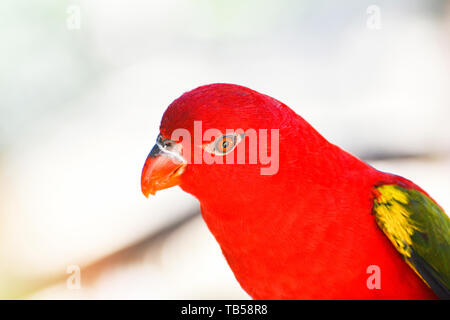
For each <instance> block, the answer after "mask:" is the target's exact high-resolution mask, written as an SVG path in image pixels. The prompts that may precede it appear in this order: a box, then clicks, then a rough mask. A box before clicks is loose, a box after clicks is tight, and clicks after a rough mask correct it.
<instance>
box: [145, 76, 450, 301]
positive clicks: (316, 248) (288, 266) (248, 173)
mask: <svg viewBox="0 0 450 320" xmlns="http://www.w3.org/2000/svg"><path fill="white" fill-rule="evenodd" d="M199 124H200V125H199ZM254 132H256V133H259V134H260V135H259V136H258V134H256V135H254V134H253V135H252V134H250V133H254ZM261 133H267V135H266V139H262V138H261V137H264V135H261ZM189 136H190V137H189ZM192 137H193V139H191V138H192ZM255 137H256V139H258V138H259V140H257V148H255V147H254V141H255V139H254V138H255ZM273 138H275V139H273ZM269 140H270V143H269V142H268V141H269ZM272 142H274V143H272ZM240 146H241V148H240ZM239 148H240V150H244V152H243V153H242V154H241V156H242V155H244V156H245V157H243V158H241V160H242V159H244V161H241V162H239V161H237V159H239V158H238V157H239V154H238V153H239ZM256 149H258V152H256ZM261 151H265V152H267V153H266V155H270V157H271V161H272V162H273V163H271V164H270V165H273V167H274V168H275V169H274V170H272V172H269V173H267V172H263V169H266V171H267V169H268V167H269V163H268V161H267V157H266V158H265V160H263V159H259V160H258V161H255V158H257V157H258V156H260V158H261V154H263V155H264V153H261ZM225 157H227V159H231V160H234V161H228V162H227V161H225V160H226V159H225ZM191 158H194V160H192V159H191ZM249 159H253V161H250V160H249ZM207 160H208V161H207ZM269 171H270V170H269ZM176 185H179V186H180V187H181V188H182V189H183V190H184V191H186V192H188V193H190V194H192V195H194V196H195V197H196V198H197V199H198V200H199V201H200V204H201V212H202V216H203V218H204V220H205V222H206V224H207V226H208V228H209V230H210V231H211V232H212V234H213V235H214V237H215V239H216V240H217V242H218V243H219V245H220V247H221V249H222V252H223V255H224V256H225V258H226V260H227V262H228V264H229V266H230V267H231V269H232V271H233V273H234V275H235V277H236V279H237V280H238V282H239V283H240V285H241V286H242V288H243V289H244V290H245V291H246V292H247V293H248V294H249V295H250V296H251V297H252V298H254V299H433V298H437V297H439V298H444V299H448V298H449V297H450V294H449V288H450V231H449V230H450V219H449V218H448V216H447V215H446V213H445V212H444V210H443V209H442V208H441V207H440V206H439V205H438V204H437V203H436V202H435V201H434V200H433V199H432V198H431V197H430V196H429V195H428V194H427V193H426V192H425V191H424V190H422V189H421V188H420V187H418V186H417V185H415V184H414V183H413V182H411V181H409V180H407V179H405V178H402V177H400V176H396V175H393V174H389V173H385V172H380V171H378V170H376V169H375V168H373V167H371V166H370V165H368V164H366V163H364V162H363V161H361V160H359V159H358V158H356V157H355V156H353V155H351V154H349V153H347V152H346V151H344V150H342V149H340V148H339V147H338V146H336V145H334V144H332V143H330V142H328V141H327V140H326V139H325V138H324V137H323V136H321V135H320V134H319V133H318V132H317V131H316V130H315V129H314V128H313V127H312V126H311V125H310V124H308V123H307V122H306V121H305V120H304V119H303V118H302V117H300V116H299V115H297V114H296V113H295V112H294V111H293V110H291V109H290V108H289V107H288V106H286V105H285V104H283V103H282V102H280V101H278V100H276V99H274V98H271V97H269V96H267V95H264V94H261V93H258V92H256V91H253V90H251V89H248V88H246V87H243V86H238V85H233V84H210V85H206V86H202V87H199V88H196V89H194V90H192V91H189V92H187V93H184V94H183V95H182V96H181V97H179V98H178V99H176V100H175V101H174V102H172V103H171V104H170V106H169V107H168V108H167V110H166V111H165V113H164V115H163V117H162V121H161V126H160V134H159V136H158V138H157V142H156V145H155V146H154V147H153V149H152V150H151V152H150V154H149V156H148V157H147V160H146V162H145V165H144V168H143V171H142V178H141V187H142V192H143V193H144V195H145V196H147V197H148V195H149V194H155V192H156V191H158V190H162V189H166V188H169V187H172V186H176Z"/></svg>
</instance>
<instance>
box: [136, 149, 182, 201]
mask: <svg viewBox="0 0 450 320" xmlns="http://www.w3.org/2000/svg"><path fill="white" fill-rule="evenodd" d="M171 142H172V143H171V145H172V146H173V145H176V143H175V142H173V141H171ZM163 145H164V144H160V143H158V142H157V143H156V144H155V146H154V147H153V149H152V151H151V152H150V154H149V155H148V157H147V160H146V161H145V164H144V168H143V169H142V176H141V189H142V193H143V194H144V196H146V197H147V198H148V195H149V194H152V195H154V194H155V193H156V191H158V190H163V189H167V188H170V187H173V186H176V185H178V184H180V178H181V175H182V174H183V172H184V170H185V168H186V161H184V159H183V157H182V156H181V154H180V153H179V152H178V151H176V150H175V151H172V150H168V149H166V148H165V147H164V146H163ZM172 149H174V148H173V147H172Z"/></svg>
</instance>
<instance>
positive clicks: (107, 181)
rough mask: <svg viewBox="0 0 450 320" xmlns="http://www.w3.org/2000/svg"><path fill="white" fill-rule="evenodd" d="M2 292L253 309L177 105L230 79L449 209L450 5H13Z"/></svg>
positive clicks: (2, 65)
mask: <svg viewBox="0 0 450 320" xmlns="http://www.w3.org/2000/svg"><path fill="white" fill-rule="evenodd" d="M0 8H1V9H0V12H1V13H0V26H1V27H0V37H1V40H2V41H1V42H0V298H27V299H28V298H30V299H44V298H49V299H54V298H57V299H79V298H80V299H81V298H87V299H99V298H106V299H110V298H111V299H121V298H123V299H129V298H137V299H141V298H149V299H159V298H165V299H169V298H172V299H184V298H191V299H197V298H199V299H214V298H218V299H240V298H243V299H246V298H248V296H247V295H246V293H245V292H244V291H243V290H242V289H241V288H240V286H239V285H238V283H237V282H236V280H235V279H234V276H233V275H232V273H231V271H230V270H229V268H228V266H227V265H226V263H225V260H224V258H223V257H222V255H221V252H220V249H219V247H218V245H217V244H216V242H215V241H214V239H213V237H212V236H211V235H210V233H209V232H208V230H207V227H206V226H205V224H204V222H203V221H202V219H201V216H200V215H199V204H198V203H197V201H196V200H195V199H194V198H193V197H191V196H190V195H188V194H185V193H183V192H182V191H181V190H180V189H179V188H173V189H169V190H165V191H161V192H159V193H158V196H157V197H151V198H150V199H146V198H145V197H144V196H143V195H142V194H141V191H140V173H141V169H142V166H143V163H144V160H145V158H146V156H147V154H148V152H149V150H150V148H151V147H152V145H153V143H154V141H155V139H156V136H157V134H158V127H159V121H160V119H161V116H162V113H163V112H164V110H165V108H166V107H167V106H168V105H169V103H170V102H171V101H173V100H174V99H175V98H177V97H178V96H180V95H181V94H182V93H183V92H185V91H188V90H191V89H193V88H195V87H197V86H199V85H203V84H207V83H213V82H229V83H236V84H241V85H244V86H248V87H250V88H252V89H255V90H257V91H260V92H262V93H266V94H269V95H271V96H273V97H275V98H277V99H279V100H281V101H283V102H284V103H286V104H287V105H289V106H290V107H291V108H293V109H294V110H295V111H296V112H297V113H299V114H300V115H302V116H303V117H304V118H305V119H306V120H308V121H309V122H310V123H311V124H312V125H313V126H315V127H316V129H318V130H319V132H321V133H322V134H323V135H325V137H327V138H328V139H329V140H330V141H331V142H333V143H336V144H338V145H340V146H341V147H343V148H344V149H346V150H348V151H350V152H351V153H353V154H355V155H357V156H358V157H360V158H362V159H364V160H366V161H368V162H369V163H371V164H372V165H374V166H375V167H377V168H378V169H381V170H384V171H391V172H395V173H397V174H400V175H404V176H406V177H408V178H410V179H412V180H414V181H415V182H416V183H417V184H419V185H420V186H421V187H423V188H424V189H425V190H427V191H428V192H429V193H430V194H431V195H433V197H434V198H435V199H436V200H437V201H438V202H439V203H440V204H441V206H442V207H443V208H444V209H446V210H447V212H448V211H449V210H450V125H449V124H448V122H449V120H450V90H449V89H450V65H449V63H450V50H449V49H450V2H449V1H447V0H397V1H382V0H379V1H374V0H372V1H365V0H347V1H345V4H344V2H338V1H331V0H327V1H325V0H314V1H313V0H303V1H299V0H279V1H266V0H248V1H246V0H215V1H207V0H152V1H149V0H128V1H118V0H85V1H75V0H74V1H56V0H54V1H50V0H41V1H23V0H2V1H1V2H0Z"/></svg>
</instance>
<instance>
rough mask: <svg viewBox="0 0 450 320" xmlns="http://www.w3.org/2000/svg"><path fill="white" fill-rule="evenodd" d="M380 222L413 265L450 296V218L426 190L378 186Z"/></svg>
mask: <svg viewBox="0 0 450 320" xmlns="http://www.w3.org/2000/svg"><path fill="white" fill-rule="evenodd" d="M373 210H374V214H375V217H376V221H377V224H378V226H379V227H380V228H381V230H383V232H384V234H385V235H386V236H387V237H388V238H389V239H390V240H391V242H392V243H393V244H394V246H395V247H396V249H397V251H398V252H399V253H400V254H401V255H402V256H403V257H404V259H405V261H406V262H407V263H408V265H409V266H411V268H413V269H414V271H415V272H416V273H417V274H418V275H419V276H420V277H421V278H422V279H423V280H424V281H425V283H427V285H428V286H429V287H430V288H431V289H433V291H434V292H435V293H436V294H437V295H438V296H439V297H440V298H443V299H450V291H449V290H450V219H449V217H448V216H447V214H446V213H445V212H444V211H443V210H442V209H441V208H440V207H439V206H438V205H437V204H436V203H435V202H434V201H433V200H432V199H430V198H429V197H428V196H426V195H425V194H424V193H422V192H420V191H418V190H414V189H406V188H402V187H400V186H398V185H382V186H379V187H376V197H375V200H374V209H373Z"/></svg>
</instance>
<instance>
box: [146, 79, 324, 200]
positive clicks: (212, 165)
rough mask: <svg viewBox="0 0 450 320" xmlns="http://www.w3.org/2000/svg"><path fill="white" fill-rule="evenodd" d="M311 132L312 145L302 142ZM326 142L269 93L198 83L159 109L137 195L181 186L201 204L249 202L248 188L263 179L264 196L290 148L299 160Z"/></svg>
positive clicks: (230, 85) (233, 86) (280, 169)
mask: <svg viewBox="0 0 450 320" xmlns="http://www.w3.org/2000/svg"><path fill="white" fill-rule="evenodd" d="M293 122H294V123H293ZM292 128H295V129H294V130H293V129H292ZM311 137H313V138H314V139H313V140H315V141H314V142H315V143H308V141H309V140H311ZM255 142H256V143H255ZM324 142H325V140H324V139H323V138H321V136H320V135H319V134H318V133H317V132H316V131H315V130H314V129H313V128H312V127H311V126H309V125H308V123H307V122H306V121H304V120H303V119H302V118H301V117H299V116H298V115H296V114H295V113H294V112H293V111H292V110H291V109H290V108H289V107H287V106H286V105H284V104H283V103H281V102H280V101H278V100H276V99H274V98H271V97H269V96H267V95H264V94H260V93H258V92H256V91H253V90H251V89H248V88H246V87H243V86H238V85H232V84H210V85H206V86H202V87H199V88H196V89H194V90H192V91H189V92H186V93H184V94H183V95H182V96H181V97H179V98H178V99H176V100H175V101H174V102H172V103H171V104H170V105H169V107H168V108H167V110H166V111H165V113H164V115H163V117H162V121H161V126H160V134H159V135H158V137H157V140H156V144H155V145H154V147H153V148H152V149H151V152H150V154H149V155H148V157H147V160H146V161H145V165H144V168H143V170H142V176H141V188H142V192H143V194H144V195H145V196H146V197H148V196H149V194H153V195H154V194H155V193H156V191H158V190H162V189H166V188H170V187H173V186H176V185H179V186H180V187H181V188H182V189H183V190H184V191H186V192H188V193H191V194H193V195H194V196H196V197H197V198H198V199H199V200H200V201H201V202H202V200H205V201H206V200H207V199H211V198H215V199H217V200H218V201H222V202H225V203H229V202H230V201H231V200H232V199H239V197H242V195H244V194H246V197H247V200H249V199H248V197H251V195H249V192H248V191H249V190H252V189H254V187H255V184H261V185H264V187H262V186H261V187H260V188H259V191H260V192H259V197H261V196H262V193H264V192H262V191H261V190H266V193H270V192H271V191H270V190H269V189H270V188H271V185H275V184H276V181H277V179H278V180H279V179H281V178H282V177H285V178H286V176H289V172H288V171H289V166H285V167H284V168H279V162H280V161H282V160H283V159H287V158H288V157H289V154H292V153H293V154H294V156H295V158H297V159H298V158H299V157H298V155H296V154H297V153H302V151H304V150H305V148H306V149H308V148H309V149H310V150H309V151H313V150H311V149H314V148H320V147H321V145H322V144H323V143H324ZM305 154H306V153H305ZM306 161H309V160H307V159H305V162H306ZM287 162H289V161H287ZM282 170H285V171H286V172H285V173H283V172H281V171H282ZM279 171H280V172H279ZM297 178H298V177H291V179H297ZM284 182H286V181H284ZM272 189H273V190H277V189H276V186H275V187H273V188H272ZM220 194H221V196H219V195H220ZM227 198H230V199H228V200H227ZM255 200H256V199H255ZM206 202H207V201H206ZM202 204H203V202H202Z"/></svg>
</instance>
